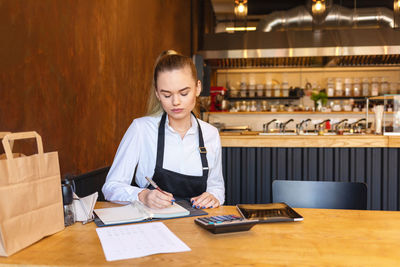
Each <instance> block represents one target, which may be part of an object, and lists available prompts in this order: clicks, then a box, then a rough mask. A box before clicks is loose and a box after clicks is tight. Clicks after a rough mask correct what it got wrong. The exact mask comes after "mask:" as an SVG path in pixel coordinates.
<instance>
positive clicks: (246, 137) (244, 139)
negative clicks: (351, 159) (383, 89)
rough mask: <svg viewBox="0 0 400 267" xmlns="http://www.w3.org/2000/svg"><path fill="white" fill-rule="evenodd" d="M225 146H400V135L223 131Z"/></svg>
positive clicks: (222, 136) (222, 138)
mask: <svg viewBox="0 0 400 267" xmlns="http://www.w3.org/2000/svg"><path fill="white" fill-rule="evenodd" d="M221 144H222V146H223V147H400V136H383V135H373V134H364V135H360V134H358V135H357V134H354V135H258V134H251V133H249V134H246V133H245V132H243V133H221Z"/></svg>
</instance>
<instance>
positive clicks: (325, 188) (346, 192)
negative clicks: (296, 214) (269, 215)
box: [272, 180, 367, 210]
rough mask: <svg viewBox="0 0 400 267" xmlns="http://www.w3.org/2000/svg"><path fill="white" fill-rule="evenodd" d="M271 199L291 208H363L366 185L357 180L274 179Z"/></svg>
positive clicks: (364, 206)
mask: <svg viewBox="0 0 400 267" xmlns="http://www.w3.org/2000/svg"><path fill="white" fill-rule="evenodd" d="M272 199H273V202H285V203H286V204H288V205H289V206H291V207H293V208H316V209H356V210H365V209H367V185H366V184H365V183H358V182H328V181H289V180H274V181H273V182H272Z"/></svg>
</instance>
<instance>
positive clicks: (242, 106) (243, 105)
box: [240, 101, 248, 112]
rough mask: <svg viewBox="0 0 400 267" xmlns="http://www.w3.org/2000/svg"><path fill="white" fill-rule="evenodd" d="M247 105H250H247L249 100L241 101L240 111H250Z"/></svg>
mask: <svg viewBox="0 0 400 267" xmlns="http://www.w3.org/2000/svg"><path fill="white" fill-rule="evenodd" d="M247 107H248V105H247V102H246V101H242V102H240V111H243V112H244V111H248V110H247Z"/></svg>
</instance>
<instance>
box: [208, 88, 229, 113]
mask: <svg viewBox="0 0 400 267" xmlns="http://www.w3.org/2000/svg"><path fill="white" fill-rule="evenodd" d="M210 95H211V103H210V111H222V109H221V103H222V100H224V97H225V95H226V88H225V87H223V86H211V88H210Z"/></svg>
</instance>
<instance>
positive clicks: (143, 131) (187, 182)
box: [102, 50, 225, 209]
mask: <svg viewBox="0 0 400 267" xmlns="http://www.w3.org/2000/svg"><path fill="white" fill-rule="evenodd" d="M200 92H201V82H200V81H199V80H197V74H196V68H195V66H194V64H193V62H192V60H191V59H190V58H188V57H185V56H183V55H180V54H177V53H176V52H174V51H171V50H169V51H166V52H164V53H163V54H161V55H160V56H159V58H158V59H157V61H156V64H155V67H154V75H153V86H152V89H151V92H150V98H149V102H148V103H149V104H148V116H146V117H142V118H138V119H135V120H134V121H133V122H132V124H131V126H130V127H129V129H128V130H127V132H126V133H125V135H124V137H123V139H122V141H121V144H120V145H119V148H118V151H117V153H116V155H115V159H114V162H113V164H112V166H111V169H110V171H109V173H108V175H107V179H106V182H105V184H104V186H103V189H102V191H103V193H104V196H105V198H106V199H107V200H109V201H118V202H121V201H134V200H140V201H141V202H143V203H144V204H146V205H147V206H149V207H150V208H158V209H161V208H166V207H168V206H170V205H171V204H172V203H173V201H175V198H179V199H182V198H183V199H188V200H190V201H191V203H192V205H193V207H196V208H215V207H218V206H219V205H222V204H223V202H224V199H225V188H224V180H223V177H222V163H221V143H220V139H219V134H218V130H217V129H216V128H215V127H213V126H212V125H210V124H208V123H206V122H203V121H201V120H198V119H196V117H195V116H194V114H193V113H192V110H193V109H194V107H195V104H196V97H197V96H199V95H200ZM136 166H137V171H136V177H135V181H136V184H137V185H138V187H137V186H132V185H131V183H132V177H133V175H134V171H135V167H136ZM146 176H147V177H150V178H152V179H153V181H154V182H155V183H156V184H157V185H158V186H159V187H160V188H161V189H162V190H163V192H160V191H158V190H152V189H150V188H146V187H147V186H148V184H149V183H148V181H147V180H146V178H145V177H146Z"/></svg>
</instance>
